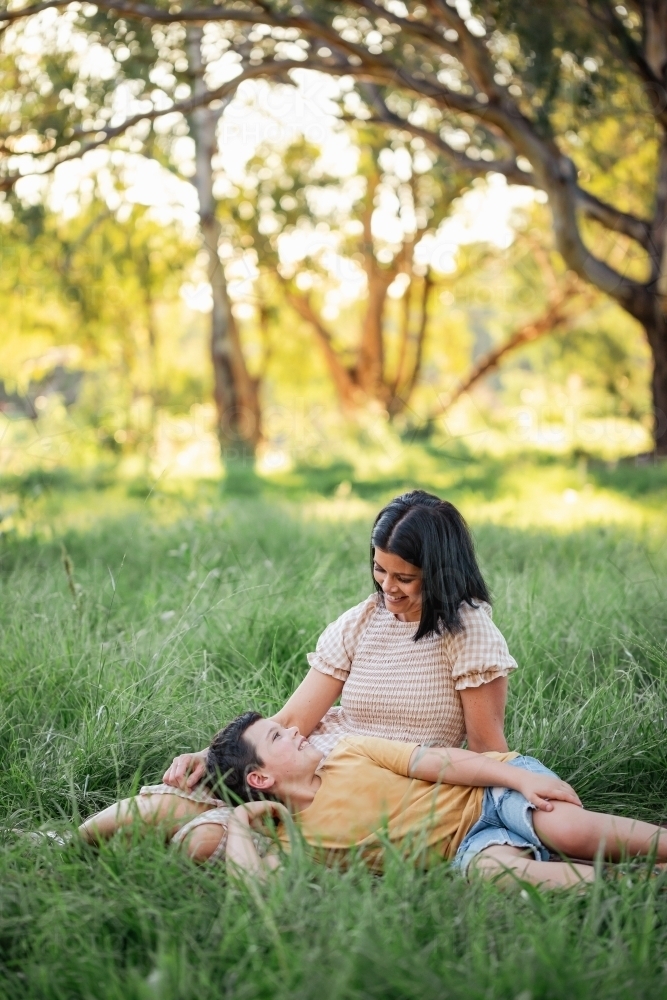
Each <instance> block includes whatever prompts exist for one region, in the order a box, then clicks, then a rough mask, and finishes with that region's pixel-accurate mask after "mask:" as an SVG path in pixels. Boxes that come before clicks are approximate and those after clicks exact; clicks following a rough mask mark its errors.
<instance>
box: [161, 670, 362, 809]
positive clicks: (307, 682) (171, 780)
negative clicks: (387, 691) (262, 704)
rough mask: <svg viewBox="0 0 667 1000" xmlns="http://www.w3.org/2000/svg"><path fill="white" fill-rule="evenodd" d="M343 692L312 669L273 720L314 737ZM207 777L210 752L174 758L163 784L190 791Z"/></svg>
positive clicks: (332, 679) (331, 679) (338, 683)
mask: <svg viewBox="0 0 667 1000" xmlns="http://www.w3.org/2000/svg"><path fill="white" fill-rule="evenodd" d="M342 690H343V681H338V680H336V678H335V677H330V676H329V675H328V674H323V673H321V672H320V671H319V670H315V668H314V667H311V668H310V670H309V671H308V673H307V674H306V676H305V677H304V679H303V680H302V681H301V683H300V684H299V686H298V688H297V689H296V691H295V692H294V694H293V695H292V696H291V697H290V699H289V700H288V701H287V703H286V704H285V705H284V706H283V707H282V708H281V709H280V711H279V712H277V713H276V714H275V715H274V716H273V718H274V719H275V720H276V722H279V723H280V725H281V726H285V728H286V729H289V728H290V726H296V727H297V728H298V730H299V732H300V733H301V734H302V735H303V736H310V734H311V733H312V731H313V729H314V728H315V726H316V725H317V723H318V722H319V721H320V719H322V718H323V716H324V715H326V713H327V712H328V710H329V709H330V708H331V706H332V705H333V703H334V702H335V700H336V698H338V697H340V693H341V691H342ZM205 774H206V750H200V751H199V752H198V753H182V754H180V756H178V757H174V759H173V761H172V763H171V765H170V766H169V767H168V768H167V770H166V771H165V772H164V776H163V778H162V780H163V781H164V783H165V785H172V786H173V787H174V788H183V789H188V788H194V787H195V785H197V784H198V783H199V782H200V781H201V779H202V778H203V777H204V775H205Z"/></svg>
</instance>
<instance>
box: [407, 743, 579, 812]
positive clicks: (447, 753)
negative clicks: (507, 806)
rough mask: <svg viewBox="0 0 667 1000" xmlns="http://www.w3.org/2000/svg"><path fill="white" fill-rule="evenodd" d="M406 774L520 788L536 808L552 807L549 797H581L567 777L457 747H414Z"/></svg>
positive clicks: (449, 782) (570, 799) (566, 799)
mask: <svg viewBox="0 0 667 1000" xmlns="http://www.w3.org/2000/svg"><path fill="white" fill-rule="evenodd" d="M408 774H409V776H410V777H411V778H419V779H420V780H421V781H432V782H434V783H435V782H439V783H442V784H446V785H468V786H471V787H474V788H488V787H492V786H493V785H498V786H500V787H501V788H512V789H514V790H515V791H517V792H521V794H522V795H524V796H525V797H526V798H527V799H528V801H529V802H531V803H532V804H533V805H534V806H537V808H538V809H544V810H546V811H547V812H549V811H551V809H552V808H553V806H552V805H551V804H550V802H549V799H558V800H560V801H562V802H572V803H574V805H577V806H580V805H581V801H580V799H579V796H578V795H577V793H576V792H575V791H574V789H573V788H572V787H571V786H570V785H568V783H567V782H566V781H561V779H560V778H554V777H551V775H548V774H534V773H533V772H532V771H525V770H524V769H523V768H521V767H511V766H510V765H509V764H503V763H501V762H500V761H499V760H493V759H492V758H491V757H485V756H484V755H483V754H479V753H473V752H472V751H471V750H461V749H460V748H459V747H417V748H416V749H415V750H414V751H413V753H412V756H411V757H410V764H409V768H408Z"/></svg>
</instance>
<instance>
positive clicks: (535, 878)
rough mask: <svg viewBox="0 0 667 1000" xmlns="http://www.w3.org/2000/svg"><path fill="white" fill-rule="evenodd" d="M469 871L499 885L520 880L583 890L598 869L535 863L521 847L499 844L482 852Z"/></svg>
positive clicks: (534, 883)
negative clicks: (494, 880)
mask: <svg viewBox="0 0 667 1000" xmlns="http://www.w3.org/2000/svg"><path fill="white" fill-rule="evenodd" d="M469 871H470V872H472V871H476V872H479V874H480V875H483V876H484V877H485V878H495V879H497V880H498V881H499V882H508V883H511V882H514V881H515V879H517V878H519V879H521V880H522V881H524V882H530V883H531V884H532V885H539V886H542V887H544V888H546V889H557V888H565V887H570V886H578V885H579V886H580V885H582V883H584V882H592V881H593V879H594V877H595V869H594V868H592V867H591V866H590V865H578V864H575V863H574V862H572V863H571V864H568V863H567V862H564V861H535V860H534V858H532V857H530V856H528V855H527V853H526V851H524V850H522V849H521V848H519V847H509V846H508V845H506V844H502V845H501V844H498V845H495V846H493V847H487V848H486V849H485V850H483V851H480V852H479V854H478V855H476V857H475V858H473V860H472V862H471V863H470V868H469Z"/></svg>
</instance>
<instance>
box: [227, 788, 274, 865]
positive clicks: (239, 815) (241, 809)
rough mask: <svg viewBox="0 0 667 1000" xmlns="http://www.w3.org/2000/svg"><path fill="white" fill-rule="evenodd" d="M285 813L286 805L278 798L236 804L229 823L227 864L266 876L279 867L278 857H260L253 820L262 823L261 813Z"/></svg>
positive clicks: (263, 815)
mask: <svg viewBox="0 0 667 1000" xmlns="http://www.w3.org/2000/svg"><path fill="white" fill-rule="evenodd" d="M285 813H286V810H285V807H284V806H282V805H281V804H280V803H279V802H272V801H267V800H263V801H261V802H247V803H246V804H245V805H242V806H237V807H236V809H235V810H234V812H233V813H232V815H231V817H230V820H229V826H228V827H227V850H226V861H227V864H228V866H231V867H232V868H233V869H236V870H237V871H240V872H242V873H245V874H249V875H254V876H255V877H256V878H259V879H260V880H263V879H264V878H265V877H266V874H267V872H269V871H271V870H272V869H273V868H275V867H276V865H275V859H271V858H260V856H259V854H258V853H257V848H256V847H255V844H254V841H253V839H252V834H251V828H252V824H253V822H255V824H256V823H257V822H260V823H261V819H262V817H266V816H273V817H274V818H282V817H283V816H284V815H285Z"/></svg>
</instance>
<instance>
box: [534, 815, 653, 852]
mask: <svg viewBox="0 0 667 1000" xmlns="http://www.w3.org/2000/svg"><path fill="white" fill-rule="evenodd" d="M552 804H553V810H552V811H551V812H545V811H544V810H542V809H535V810H534V811H533V814H532V817H533V825H534V827H535V832H536V834H537V836H538V837H539V838H540V840H541V841H542V843H543V844H545V845H546V846H547V847H548V848H550V849H551V850H552V851H557V852H558V853H559V854H564V855H565V856H566V857H571V858H582V859H584V860H591V861H592V860H594V859H595V858H596V857H597V855H598V854H599V853H600V852H602V856H603V857H604V858H605V859H606V860H608V861H620V860H621V859H622V858H634V857H642V856H646V855H651V854H655V858H656V861H667V829H664V828H662V827H659V826H654V825H653V824H652V823H643V822H642V821H641V820H636V819H627V818H626V817H624V816H611V815H608V814H606V813H595V812H589V811H588V810H587V809H580V808H579V807H578V806H574V805H571V804H570V803H569V802H553V803H552Z"/></svg>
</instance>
